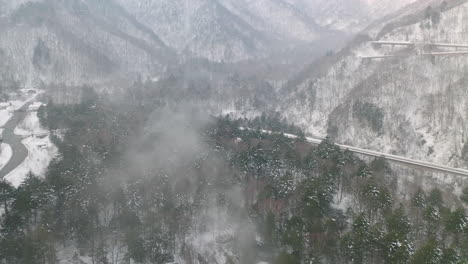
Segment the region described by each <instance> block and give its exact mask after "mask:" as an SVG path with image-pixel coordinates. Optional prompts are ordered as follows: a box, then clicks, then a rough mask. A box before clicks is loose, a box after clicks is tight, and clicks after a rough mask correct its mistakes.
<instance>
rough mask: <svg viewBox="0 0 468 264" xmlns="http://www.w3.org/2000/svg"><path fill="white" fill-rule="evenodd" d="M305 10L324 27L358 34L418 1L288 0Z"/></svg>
mask: <svg viewBox="0 0 468 264" xmlns="http://www.w3.org/2000/svg"><path fill="white" fill-rule="evenodd" d="M286 1H288V2H289V3H290V4H292V5H294V6H296V7H297V8H301V9H302V10H305V12H307V13H308V14H309V16H311V17H313V18H314V19H315V21H316V22H317V23H318V24H319V25H320V26H322V27H325V28H329V29H333V30H339V31H345V32H348V33H349V32H354V33H356V32H358V31H360V30H362V29H364V28H365V27H366V26H368V25H369V24H370V23H371V22H373V21H374V20H376V19H379V18H382V17H384V16H386V15H388V14H391V13H392V12H395V11H397V10H399V9H401V8H402V7H404V6H406V5H408V4H411V3H414V2H415V1H416V0H395V1H390V0H328V1H323V0H286Z"/></svg>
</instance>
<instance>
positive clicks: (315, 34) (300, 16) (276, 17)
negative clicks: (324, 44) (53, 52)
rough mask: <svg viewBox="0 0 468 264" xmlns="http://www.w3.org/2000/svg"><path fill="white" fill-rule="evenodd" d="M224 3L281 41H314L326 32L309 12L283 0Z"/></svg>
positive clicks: (232, 0) (221, 0)
mask: <svg viewBox="0 0 468 264" xmlns="http://www.w3.org/2000/svg"><path fill="white" fill-rule="evenodd" d="M220 2H221V3H222V4H223V5H225V6H226V7H227V8H228V9H229V10H231V11H232V12H233V13H235V14H236V15H238V16H239V17H241V18H242V19H244V20H245V21H247V22H248V23H249V24H251V25H252V26H253V27H255V28H256V29H258V30H259V31H262V32H266V33H267V34H269V35H271V36H274V37H275V38H277V39H279V40H284V41H292V42H294V41H302V42H311V41H314V40H317V39H318V38H320V34H323V33H325V32H323V30H322V28H321V27H320V26H318V25H317V24H316V23H315V21H314V20H313V19H312V18H311V17H309V16H308V15H307V14H306V13H305V12H303V11H302V10H300V9H298V8H297V7H296V6H294V5H292V4H290V3H287V2H285V1H283V0H257V1H252V0H220Z"/></svg>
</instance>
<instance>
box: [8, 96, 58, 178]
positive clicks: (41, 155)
mask: <svg viewBox="0 0 468 264" xmlns="http://www.w3.org/2000/svg"><path fill="white" fill-rule="evenodd" d="M31 90H34V89H25V90H24V91H22V93H19V94H12V97H13V98H14V100H12V101H8V102H1V103H0V133H2V134H3V129H2V127H3V126H5V124H6V123H7V122H8V120H9V119H10V118H11V117H12V116H13V112H14V111H15V110H18V109H20V108H21V107H22V106H24V105H25V104H26V103H29V102H31V101H34V100H35V99H36V97H37V95H39V94H41V93H42V91H38V90H35V92H34V93H32V94H31V93H30V92H31ZM39 106H40V103H37V102H35V103H33V104H32V105H31V106H30V107H29V108H30V110H33V111H31V112H29V113H28V114H27V115H26V117H25V119H24V120H23V121H21V123H20V124H19V125H18V126H17V127H16V128H15V131H14V132H15V134H16V135H19V136H23V137H24V139H23V141H22V143H23V144H24V146H25V147H26V148H27V149H28V156H27V157H26V159H25V160H24V161H23V163H22V164H21V165H20V166H18V167H17V168H16V169H15V170H13V171H12V172H10V173H9V174H8V175H7V176H5V179H6V180H8V181H10V182H11V183H12V184H13V185H14V186H19V185H20V184H21V183H22V181H23V180H24V179H25V177H26V176H27V175H28V174H29V173H30V172H31V173H33V174H34V175H36V176H44V173H45V171H46V169H47V166H48V165H49V163H50V161H51V160H52V159H53V157H54V156H55V155H56V153H57V148H56V147H55V146H54V145H53V144H52V142H51V141H50V138H49V136H48V132H47V130H46V129H44V128H43V127H41V125H40V123H39V118H38V117H37V112H35V111H34V110H37V108H38V107H39ZM0 149H1V152H0V169H1V168H3V167H4V166H5V165H6V164H7V163H8V161H9V160H10V158H11V156H12V153H13V152H12V149H11V147H10V146H9V145H8V144H2V145H1V146H0Z"/></svg>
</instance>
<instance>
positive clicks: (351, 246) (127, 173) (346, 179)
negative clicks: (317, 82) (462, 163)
mask: <svg viewBox="0 0 468 264" xmlns="http://www.w3.org/2000/svg"><path fill="white" fill-rule="evenodd" d="M136 105H139V106H136ZM149 109H158V110H156V111H150V110H149ZM38 115H39V117H40V120H41V122H42V124H43V125H44V126H46V127H47V128H49V129H50V130H51V131H53V136H52V137H53V141H54V143H55V144H56V145H57V147H58V149H59V153H60V154H59V155H58V156H57V157H56V158H55V159H54V160H53V162H52V163H51V164H50V166H49V168H48V171H47V173H46V175H45V177H44V178H38V177H35V176H34V175H30V177H28V179H27V180H26V181H25V182H24V183H23V184H22V185H21V186H20V187H19V188H17V189H15V188H13V187H12V186H11V185H9V183H8V182H6V181H2V182H1V184H0V203H1V204H2V207H3V208H2V210H3V212H4V213H3V216H2V218H1V229H0V259H1V262H0V263H8V264H15V263H31V264H40V263H44V264H45V263H58V262H59V260H60V258H61V257H62V256H63V254H64V252H63V251H64V249H65V248H76V252H78V253H76V254H75V257H74V258H73V261H75V262H73V263H84V262H80V261H82V259H83V257H84V256H86V257H87V258H88V259H89V261H90V262H89V263H93V264H94V263H96V264H97V263H99V264H108V263H172V262H175V263H179V262H182V261H184V262H185V263H220V264H221V263H223V264H224V263H226V264H230V263H245V264H248V263H258V262H261V261H268V262H270V263H275V264H294V263H356V264H359V263H414V264H416V263H421V264H422V263H424V264H427V263H434V264H435V263H440V264H442V263H444V264H445V263H447V264H448V263H453V264H455V263H466V262H467V261H468V226H467V214H466V211H465V209H464V208H463V205H462V203H463V202H464V203H465V204H464V205H465V206H466V205H467V203H468V189H467V190H466V191H465V192H464V195H463V196H462V197H460V200H461V201H462V202H460V207H459V208H457V207H454V206H452V205H448V204H446V203H444V199H443V194H442V193H441V191H439V190H437V189H433V190H430V191H423V190H422V189H420V190H417V191H416V192H414V193H413V194H412V197H413V198H412V199H411V202H410V203H407V202H404V201H402V200H401V199H399V197H395V194H394V191H393V189H394V185H395V182H394V180H393V179H392V177H391V175H392V173H393V172H392V171H391V169H390V166H389V164H388V163H387V161H386V160H385V159H384V158H379V159H375V160H373V161H372V162H365V161H363V160H361V159H360V158H359V157H357V156H355V155H353V154H352V153H351V152H349V151H346V150H345V151H343V150H340V149H339V148H338V147H337V146H336V145H334V144H333V142H331V141H329V140H325V141H323V143H322V144H320V145H318V146H313V145H311V144H309V143H307V142H306V141H305V140H304V137H303V136H301V137H298V138H297V139H290V138H287V137H285V136H284V135H283V134H281V133H277V134H266V133H262V132H261V131H260V129H270V130H275V131H283V132H293V133H296V134H300V135H303V134H302V133H301V132H300V130H298V128H296V127H294V126H290V125H286V124H284V121H283V120H281V118H279V117H278V116H275V115H274V114H273V115H267V114H264V115H262V116H261V117H259V118H256V119H254V120H250V121H249V120H233V119H232V118H230V117H229V116H226V117H218V118H213V117H204V115H202V114H199V113H196V112H195V111H188V110H187V109H184V110H167V109H165V108H164V107H160V108H158V107H155V104H153V105H151V104H146V105H143V106H142V105H141V104H133V103H132V102H131V101H130V102H127V103H124V102H119V103H115V102H114V103H113V102H108V101H106V100H105V99H102V98H99V96H97V95H96V94H95V93H94V92H93V91H92V89H87V90H86V91H85V92H84V93H83V98H82V100H81V103H79V104H74V105H61V104H56V103H54V102H53V101H52V100H50V101H49V103H48V104H47V106H43V107H42V108H41V109H40V110H39V113H38ZM241 127H250V128H252V129H241ZM344 201H348V202H347V203H344ZM207 237H210V239H211V240H210V239H209V238H207ZM200 241H201V242H200Z"/></svg>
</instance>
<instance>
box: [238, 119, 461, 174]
mask: <svg viewBox="0 0 468 264" xmlns="http://www.w3.org/2000/svg"><path fill="white" fill-rule="evenodd" d="M242 129H244V128H242ZM262 132H265V133H275V132H273V131H268V130H262ZM284 135H285V136H286V137H289V138H297V136H296V135H292V134H284ZM306 140H307V142H309V143H312V144H320V143H321V142H322V139H316V138H310V137H308V138H306ZM336 145H337V146H338V147H340V148H341V149H343V150H346V149H347V150H349V151H351V152H354V153H358V154H362V155H366V156H371V157H384V158H385V159H387V160H391V161H395V162H399V163H402V164H407V165H412V166H416V167H419V168H423V169H428V170H435V171H439V172H444V173H450V174H455V175H461V176H468V170H465V169H459V168H452V167H448V166H444V165H439V164H436V163H432V162H427V161H420V160H414V159H409V158H406V157H403V156H397V155H392V154H387V153H383V152H378V151H373V150H368V149H362V148H357V147H353V146H348V145H340V144H336Z"/></svg>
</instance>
